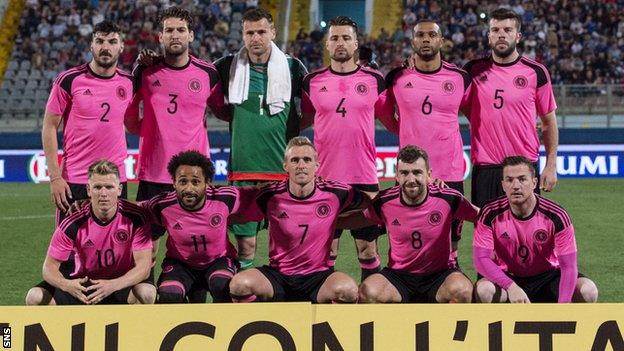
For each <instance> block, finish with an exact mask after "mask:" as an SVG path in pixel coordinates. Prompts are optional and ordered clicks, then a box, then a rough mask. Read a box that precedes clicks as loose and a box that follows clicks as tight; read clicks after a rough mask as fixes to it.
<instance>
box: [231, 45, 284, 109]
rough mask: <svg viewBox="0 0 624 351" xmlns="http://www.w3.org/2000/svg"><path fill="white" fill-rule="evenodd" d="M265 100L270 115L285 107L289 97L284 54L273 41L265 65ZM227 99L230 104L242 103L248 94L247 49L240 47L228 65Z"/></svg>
mask: <svg viewBox="0 0 624 351" xmlns="http://www.w3.org/2000/svg"><path fill="white" fill-rule="evenodd" d="M267 74H268V78H269V79H268V82H267V94H266V102H267V105H269V112H270V114H271V115H274V114H276V113H279V112H281V111H283V110H284V108H285V107H286V102H288V101H290V97H291V90H292V85H291V77H290V69H289V67H288V60H287V59H286V54H284V53H283V52H282V50H280V49H279V48H278V47H277V45H275V43H273V42H271V56H270V57H269V63H268V65H267ZM228 87H229V92H228V101H229V103H231V104H242V103H243V102H244V101H245V100H247V97H248V96H249V56H248V55H247V49H245V47H243V48H241V49H240V50H239V51H238V53H237V54H236V55H234V59H233V60H232V64H231V66H230V81H229V82H228Z"/></svg>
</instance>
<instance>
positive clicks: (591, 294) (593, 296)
mask: <svg viewBox="0 0 624 351" xmlns="http://www.w3.org/2000/svg"><path fill="white" fill-rule="evenodd" d="M577 290H578V293H579V294H580V300H581V302H589V303H594V302H596V301H598V287H597V286H596V284H595V283H594V282H593V281H592V280H590V279H587V278H585V279H583V278H581V279H579V283H578V284H577Z"/></svg>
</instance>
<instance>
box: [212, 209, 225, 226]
mask: <svg viewBox="0 0 624 351" xmlns="http://www.w3.org/2000/svg"><path fill="white" fill-rule="evenodd" d="M221 223H223V216H221V215H220V214H218V213H217V214H215V215H213V216H212V217H210V225H211V226H213V227H214V228H217V227H219V226H220V225H221Z"/></svg>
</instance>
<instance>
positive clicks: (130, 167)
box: [124, 155, 136, 180]
mask: <svg viewBox="0 0 624 351" xmlns="http://www.w3.org/2000/svg"><path fill="white" fill-rule="evenodd" d="M135 163H136V159H135V158H134V156H132V155H128V157H126V159H125V160H124V167H126V178H127V179H128V180H134V179H136V174H134V164H135Z"/></svg>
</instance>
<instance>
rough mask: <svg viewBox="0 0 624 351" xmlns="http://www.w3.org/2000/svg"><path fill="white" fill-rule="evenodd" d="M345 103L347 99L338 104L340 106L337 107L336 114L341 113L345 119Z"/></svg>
mask: <svg viewBox="0 0 624 351" xmlns="http://www.w3.org/2000/svg"><path fill="white" fill-rule="evenodd" d="M344 102H345V98H342V99H341V100H340V102H339V103H338V106H336V113H340V114H341V115H342V117H345V116H346V115H347V110H346V109H345V108H344V106H343V104H344Z"/></svg>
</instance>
